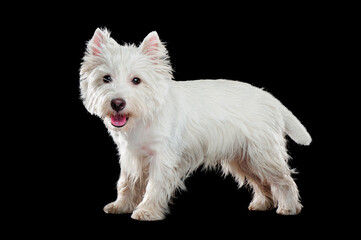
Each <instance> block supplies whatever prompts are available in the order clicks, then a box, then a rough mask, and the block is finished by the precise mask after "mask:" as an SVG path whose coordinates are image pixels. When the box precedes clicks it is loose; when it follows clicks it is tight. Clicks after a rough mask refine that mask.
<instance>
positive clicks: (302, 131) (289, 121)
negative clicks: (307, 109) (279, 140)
mask: <svg viewBox="0 0 361 240" xmlns="http://www.w3.org/2000/svg"><path fill="white" fill-rule="evenodd" d="M282 107H283V108H282V115H283V119H284V121H285V131H286V133H287V134H288V136H290V137H291V138H292V140H293V141H295V142H296V143H298V144H301V145H310V143H311V141H312V138H311V136H310V134H309V133H308V132H307V130H306V128H305V127H304V126H303V125H302V123H301V122H300V121H299V120H298V119H297V118H296V117H295V115H293V114H292V112H291V111H290V110H288V109H287V108H286V107H285V106H282Z"/></svg>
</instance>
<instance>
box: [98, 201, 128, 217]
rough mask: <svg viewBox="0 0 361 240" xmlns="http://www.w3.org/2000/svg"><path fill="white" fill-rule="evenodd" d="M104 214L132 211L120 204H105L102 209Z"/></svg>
mask: <svg viewBox="0 0 361 240" xmlns="http://www.w3.org/2000/svg"><path fill="white" fill-rule="evenodd" d="M103 210H104V212H105V213H108V214H122V213H131V212H132V209H130V208H128V207H126V206H125V205H124V204H122V203H121V202H119V201H118V202H117V201H115V202H111V203H109V204H107V205H106V206H105V207H104V209H103Z"/></svg>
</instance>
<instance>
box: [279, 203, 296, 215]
mask: <svg viewBox="0 0 361 240" xmlns="http://www.w3.org/2000/svg"><path fill="white" fill-rule="evenodd" d="M301 209H302V205H301V204H299V205H298V206H297V207H295V208H293V209H286V208H278V209H277V211H276V213H277V214H280V215H297V214H299V213H300V212H301Z"/></svg>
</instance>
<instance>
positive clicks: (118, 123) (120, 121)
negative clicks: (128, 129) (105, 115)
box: [110, 113, 129, 127]
mask: <svg viewBox="0 0 361 240" xmlns="http://www.w3.org/2000/svg"><path fill="white" fill-rule="evenodd" d="M128 119H129V117H128V116H126V115H123V114H119V113H116V114H114V115H113V114H112V115H111V117H110V121H111V123H112V125H113V126H114V127H123V126H124V125H125V124H126V123H127V121H128Z"/></svg>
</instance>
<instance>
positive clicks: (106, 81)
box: [103, 75, 112, 83]
mask: <svg viewBox="0 0 361 240" xmlns="http://www.w3.org/2000/svg"><path fill="white" fill-rule="evenodd" d="M111 81H112V77H111V76H109V75H105V76H104V77H103V82H105V83H110V82H111Z"/></svg>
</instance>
